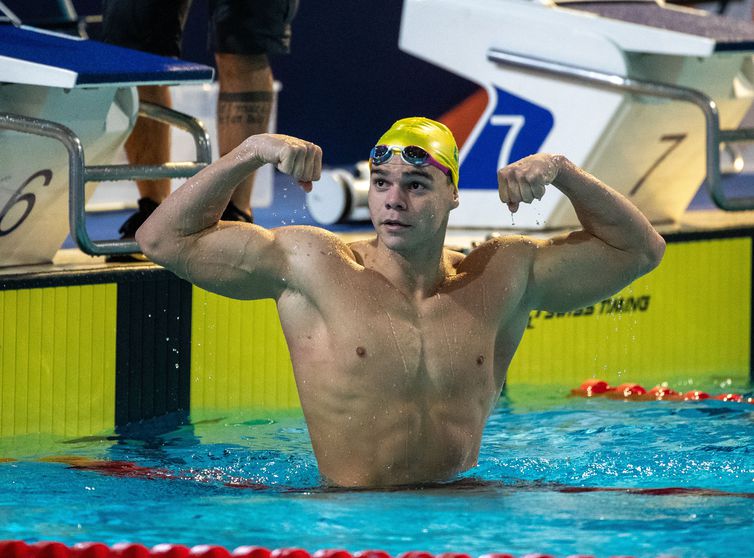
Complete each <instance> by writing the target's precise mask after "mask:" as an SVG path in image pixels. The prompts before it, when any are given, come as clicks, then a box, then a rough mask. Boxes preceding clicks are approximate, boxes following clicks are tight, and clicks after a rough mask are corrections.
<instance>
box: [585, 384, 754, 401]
mask: <svg viewBox="0 0 754 558" xmlns="http://www.w3.org/2000/svg"><path fill="white" fill-rule="evenodd" d="M571 395H575V396H578V397H606V398H608V399H623V400H629V401H702V400H704V399H717V400H719V401H729V402H732V403H749V404H754V397H744V396H743V395H741V394H740V393H720V394H718V395H710V394H709V393H707V392H705V391H700V390H697V389H695V390H691V391H687V392H686V393H681V392H678V391H675V390H674V389H671V388H669V387H668V386H664V385H657V386H655V387H653V388H652V389H650V390H647V389H645V388H644V387H643V386H641V385H639V384H633V383H625V384H621V385H619V386H615V387H612V386H610V385H609V384H608V383H607V382H606V381H604V380H598V379H592V380H586V381H585V382H584V383H582V384H581V385H580V386H579V387H578V388H576V389H573V390H571Z"/></svg>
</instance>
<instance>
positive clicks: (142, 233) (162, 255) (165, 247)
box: [135, 220, 176, 267]
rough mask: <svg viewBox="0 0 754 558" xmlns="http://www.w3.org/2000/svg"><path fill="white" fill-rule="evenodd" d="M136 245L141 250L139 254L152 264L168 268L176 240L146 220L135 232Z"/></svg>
mask: <svg viewBox="0 0 754 558" xmlns="http://www.w3.org/2000/svg"><path fill="white" fill-rule="evenodd" d="M135 237H136V243H137V244H138V245H139V248H141V252H142V253H143V254H144V255H145V256H146V257H147V258H149V259H150V260H151V261H153V262H154V263H158V264H160V265H164V266H166V267H167V266H169V264H170V261H171V254H174V253H175V247H176V239H175V238H174V237H173V236H172V235H170V234H169V233H168V231H164V230H161V227H159V226H157V224H156V223H154V222H151V221H150V220H147V222H146V223H144V224H143V225H142V226H141V227H139V228H138V230H137V231H136V235H135Z"/></svg>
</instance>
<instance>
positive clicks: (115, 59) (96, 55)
mask: <svg viewBox="0 0 754 558" xmlns="http://www.w3.org/2000/svg"><path fill="white" fill-rule="evenodd" d="M0 55H1V56H7V57H9V58H16V59H19V60H25V61H29V62H35V63H37V64H43V65H45V66H53V67H56V68H63V69H66V70H70V71H72V72H76V73H77V74H78V80H77V82H76V83H77V85H96V84H98V83H144V82H180V81H208V80H211V79H212V75H213V70H212V68H210V67H208V66H203V65H201V64H194V63H192V62H184V61H182V60H175V59H173V58H166V57H163V56H155V55H153V54H148V53H145V52H139V51H136V50H131V49H127V48H121V47H117V46H113V45H108V44H105V43H100V42H98V41H91V40H75V39H70V38H66V37H64V36H59V35H53V34H49V33H47V32H38V31H34V30H30V29H23V28H17V27H13V26H11V25H0ZM0 79H1V78H0Z"/></svg>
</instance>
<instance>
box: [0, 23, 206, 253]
mask: <svg viewBox="0 0 754 558" xmlns="http://www.w3.org/2000/svg"><path fill="white" fill-rule="evenodd" d="M213 73H214V71H213V70H212V68H209V67H207V66H203V65H200V64H193V63H189V62H184V61H180V60H175V59H172V58H164V57H160V56H154V55H151V54H147V53H143V52H138V51H134V50H130V49H124V48H120V47H116V46H112V45H107V44H104V43H99V42H97V41H91V40H87V39H81V38H78V37H72V36H69V35H64V34H59V33H55V32H50V31H45V30H41V29H36V28H30V27H25V26H12V25H0V76H2V78H1V79H2V82H0V266H10V265H26V264H36V263H44V262H49V261H51V260H52V258H53V256H54V255H55V252H56V251H57V250H58V248H59V247H60V245H61V244H62V243H63V241H64V240H65V238H66V236H67V234H68V232H69V230H70V232H71V235H72V236H73V237H74V239H75V241H76V242H77V244H78V245H79V247H80V248H81V249H82V250H83V251H84V252H86V253H88V254H92V255H98V254H99V255H105V254H118V253H129V252H137V251H138V246H137V245H136V243H135V242H126V241H119V240H106V241H94V240H92V239H90V238H89V235H88V233H87V230H86V214H85V211H84V205H85V202H86V200H87V199H88V198H89V197H90V196H91V194H92V193H93V191H94V190H93V188H94V184H92V183H93V182H100V181H108V180H123V179H128V180H135V179H154V178H163V177H165V178H179V177H189V176H191V175H193V174H194V173H196V172H197V171H198V170H200V169H201V168H203V167H204V166H206V165H207V164H209V162H210V161H211V151H210V145H209V137H208V135H207V132H206V130H205V129H204V127H203V125H202V124H201V122H199V121H198V120H196V119H195V118H192V117H190V116H187V115H185V114H181V113H179V112H176V111H173V110H170V109H167V108H164V107H159V106H157V105H149V104H146V103H145V104H143V105H142V106H141V107H140V106H139V102H138V96H137V93H136V86H138V85H174V84H186V83H204V82H208V81H211V80H212V77H213ZM138 115H142V116H145V117H148V118H152V119H156V120H159V121H161V122H165V123H167V124H170V125H172V126H175V127H178V128H180V129H182V130H185V131H187V132H189V133H190V134H191V136H192V138H193V140H194V143H195V146H196V158H195V160H194V161H192V162H171V163H167V164H165V165H157V166H134V165H110V164H109V163H110V162H111V161H112V160H113V157H114V155H115V153H116V150H117V149H118V148H119V147H120V146H121V145H122V144H123V142H124V141H125V140H126V138H127V137H128V134H129V133H130V131H131V129H132V128H133V126H134V124H135V122H136V118H137V116H138ZM85 156H86V160H85ZM66 214H68V219H66Z"/></svg>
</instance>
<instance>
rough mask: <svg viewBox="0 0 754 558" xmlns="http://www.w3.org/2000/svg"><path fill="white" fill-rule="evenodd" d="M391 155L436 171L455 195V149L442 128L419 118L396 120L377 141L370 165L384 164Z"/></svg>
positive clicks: (435, 123) (456, 165) (450, 136)
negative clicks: (431, 167)
mask: <svg viewBox="0 0 754 558" xmlns="http://www.w3.org/2000/svg"><path fill="white" fill-rule="evenodd" d="M415 148H419V149H415ZM394 153H400V154H401V157H402V158H403V160H404V161H405V162H406V163H409V164H411V165H414V166H424V165H433V166H435V167H437V168H438V169H440V170H441V171H442V172H444V173H445V174H446V175H447V176H448V178H449V179H450V181H451V182H452V183H453V186H454V187H455V189H456V191H458V147H457V146H456V140H455V138H454V137H453V133H452V132H451V131H450V130H449V129H448V127H447V126H445V124H441V123H440V122H436V121H435V120H430V119H429V118H424V117H421V116H412V117H411V118H402V119H401V120H398V121H397V122H396V123H395V124H393V125H392V126H391V127H390V129H389V130H388V131H387V132H385V133H384V134H382V137H381V138H380V139H379V140H377V144H376V145H375V146H374V148H373V149H372V152H371V153H370V156H369V164H370V166H371V165H379V164H382V163H386V162H387V161H389V160H390V158H391V157H392V156H393V154H394Z"/></svg>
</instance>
